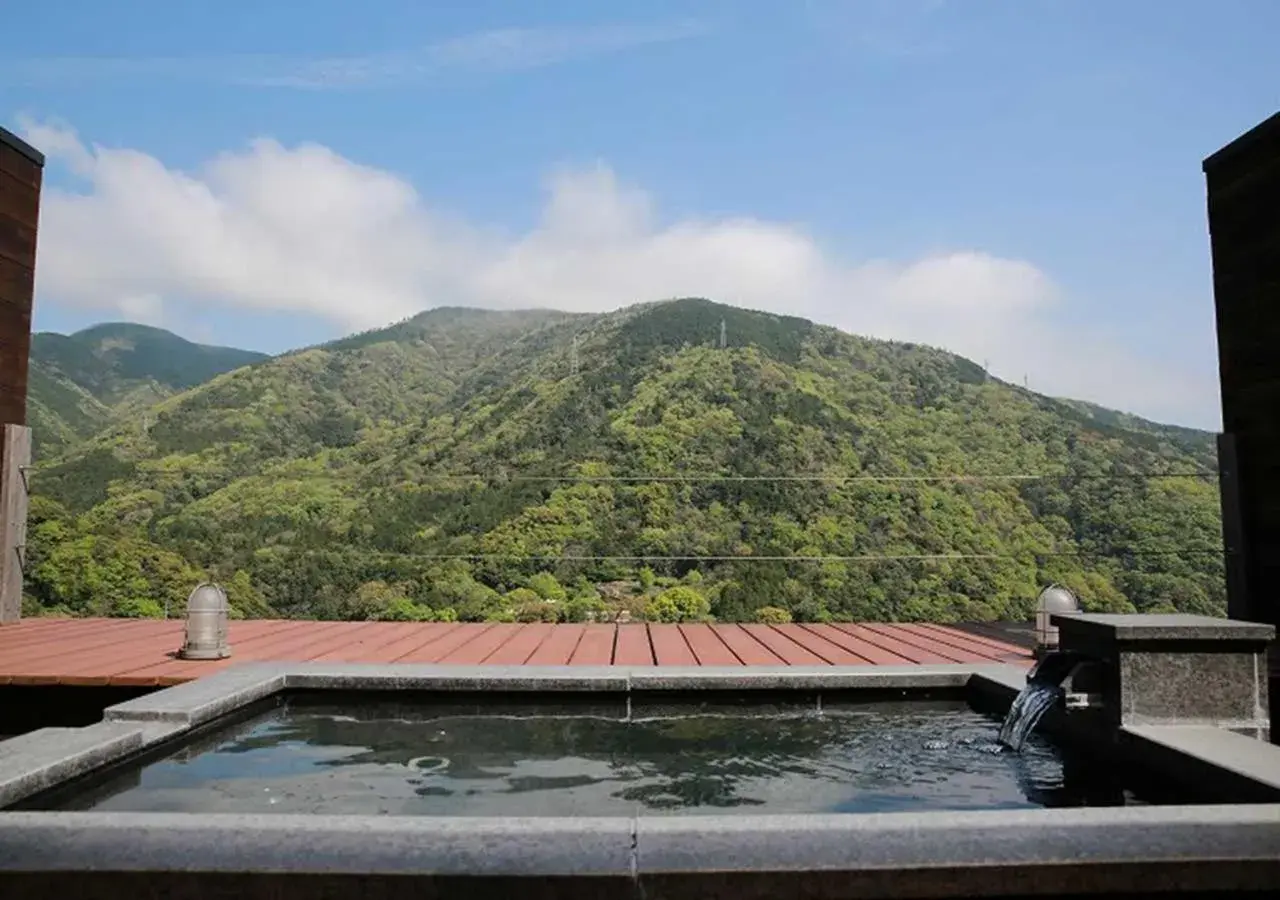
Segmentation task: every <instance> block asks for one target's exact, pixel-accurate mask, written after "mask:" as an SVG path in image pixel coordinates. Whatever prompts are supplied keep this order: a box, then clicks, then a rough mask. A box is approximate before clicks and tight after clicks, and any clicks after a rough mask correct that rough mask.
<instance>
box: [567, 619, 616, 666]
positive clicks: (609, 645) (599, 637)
mask: <svg viewBox="0 0 1280 900" xmlns="http://www.w3.org/2000/svg"><path fill="white" fill-rule="evenodd" d="M617 632H618V626H617V625H588V626H587V630H586V631H584V632H583V633H582V640H580V641H578V646H577V647H576V648H574V651H573V656H571V657H569V665H571V666H608V665H612V664H613V642H614V640H615V639H616V638H617Z"/></svg>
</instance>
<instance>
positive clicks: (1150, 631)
mask: <svg viewBox="0 0 1280 900" xmlns="http://www.w3.org/2000/svg"><path fill="white" fill-rule="evenodd" d="M1052 621H1053V624H1054V625H1056V626H1057V627H1058V633H1059V639H1060V641H1061V642H1062V646H1064V647H1066V646H1068V645H1069V644H1071V645H1074V643H1075V641H1073V640H1072V639H1073V638H1074V639H1075V640H1076V641H1083V642H1086V643H1095V644H1100V645H1101V644H1110V643H1125V644H1131V643H1139V642H1151V643H1160V644H1166V643H1173V642H1190V643H1203V642H1210V643H1214V644H1226V645H1230V644H1234V643H1244V644H1260V645H1265V644H1267V643H1269V642H1270V641H1272V640H1275V636H1276V628H1275V626H1274V625H1267V624H1264V623H1259V622H1240V621H1236V620H1234V619H1219V618H1215V617H1213V616H1194V615H1187V614H1183V613H1169V614H1167V615H1154V614H1147V615H1124V614H1119V613H1056V614H1054V615H1053V617H1052ZM1224 649H1225V647H1224Z"/></svg>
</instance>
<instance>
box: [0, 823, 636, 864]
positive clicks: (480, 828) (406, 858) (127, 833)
mask: <svg viewBox="0 0 1280 900" xmlns="http://www.w3.org/2000/svg"><path fill="white" fill-rule="evenodd" d="M632 832H633V828H632V824H631V820H629V819H614V818H581V819H569V818H537V819H498V818H423V817H398V816H293V815H278V816H273V815H263V816H239V815H200V816H192V815H186V814H183V813H8V814H6V815H3V816H0V871H26V872H32V871H67V870H76V869H96V870H104V871H117V872H129V871H156V872H159V871H169V872H172V871H187V872H253V871H274V872H332V873H339V872H346V873H372V872H377V873H383V874H435V875H441V874H444V875H449V874H454V875H519V876H524V877H535V876H545V875H577V876H584V875H594V876H600V875H615V876H622V877H630V876H631V874H632V857H633V851H632Z"/></svg>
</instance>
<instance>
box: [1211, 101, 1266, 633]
mask: <svg viewBox="0 0 1280 900" xmlns="http://www.w3.org/2000/svg"><path fill="white" fill-rule="evenodd" d="M1204 173H1205V181H1206V187H1207V195H1208V203H1207V206H1208V214H1209V234H1210V244H1211V247H1212V254H1213V290H1214V306H1215V311H1216V315H1217V326H1218V369H1219V377H1220V379H1221V383H1222V419H1223V431H1224V432H1225V433H1226V434H1227V435H1229V436H1230V438H1231V440H1232V441H1233V443H1234V450H1235V465H1234V472H1233V475H1234V484H1233V486H1232V490H1233V491H1234V496H1233V497H1232V498H1231V500H1232V502H1231V503H1230V504H1227V503H1226V502H1225V501H1226V499H1227V497H1226V493H1225V492H1224V515H1228V516H1232V517H1234V518H1235V521H1234V522H1227V523H1226V525H1225V526H1224V527H1225V530H1227V531H1229V532H1232V533H1233V534H1234V538H1233V540H1234V542H1235V543H1236V544H1238V545H1239V549H1240V550H1241V551H1242V552H1240V553H1238V554H1234V555H1231V554H1229V555H1228V558H1227V565H1228V590H1229V591H1231V592H1233V593H1234V594H1236V595H1237V596H1233V597H1232V598H1231V603H1230V607H1231V611H1232V615H1234V616H1239V617H1241V618H1248V619H1253V620H1255V621H1263V622H1272V623H1276V624H1280V113H1278V114H1277V115H1275V116H1272V117H1271V118H1270V119H1268V120H1267V121H1266V122H1263V123H1262V124H1261V125H1259V126H1258V127H1257V128H1254V129H1252V130H1251V131H1249V132H1248V133H1247V134H1245V135H1242V136H1241V137H1240V138H1238V139H1237V140H1235V141H1233V142H1231V143H1230V144H1229V145H1227V146H1226V147H1224V148H1223V149H1222V150H1220V151H1219V152H1218V153H1215V154H1214V155H1213V156H1211V157H1209V158H1208V159H1206V160H1205V162H1204ZM1224 474H1226V473H1225V470H1224ZM1241 592H1243V595H1244V596H1243V597H1242V596H1238V595H1239V594H1240V593H1241Z"/></svg>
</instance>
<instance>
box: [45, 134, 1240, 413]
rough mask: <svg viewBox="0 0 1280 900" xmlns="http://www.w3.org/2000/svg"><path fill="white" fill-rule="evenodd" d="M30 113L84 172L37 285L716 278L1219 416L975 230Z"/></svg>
mask: <svg viewBox="0 0 1280 900" xmlns="http://www.w3.org/2000/svg"><path fill="white" fill-rule="evenodd" d="M24 125H25V132H26V135H27V137H28V139H29V140H31V141H32V142H33V143H34V144H35V145H36V146H39V147H41V148H43V149H44V150H46V151H47V152H48V153H49V154H50V156H51V157H52V158H54V159H55V160H58V161H61V162H63V163H65V164H67V165H68V167H69V168H70V170H71V171H72V172H73V173H74V174H75V175H76V176H77V177H78V178H79V180H80V184H79V186H78V187H77V188H76V189H74V190H64V189H57V188H53V187H50V188H48V189H47V191H46V197H45V201H44V212H43V217H44V218H43V223H42V233H41V243H40V278H39V283H40V290H41V293H42V296H43V298H45V299H47V300H49V301H52V302H55V303H60V304H68V305H76V306H80V307H86V308H94V309H101V310H103V311H104V312H106V311H108V310H109V311H111V312H112V313H114V314H125V315H137V311H138V310H145V312H146V313H147V318H149V319H150V320H158V319H160V318H161V317H162V316H163V310H164V305H165V304H166V303H167V302H171V301H172V300H173V299H174V298H182V300H183V301H184V302H193V303H199V304H207V305H209V306H218V307H227V308H231V309H239V310H245V311H249V310H252V311H269V312H285V313H289V312H293V313H307V314H314V315H317V316H320V317H323V318H325V319H327V320H329V321H331V322H333V323H334V324H335V325H337V326H340V327H342V328H346V329H358V328H365V327H371V326H376V325H381V324H385V323H387V322H390V321H392V320H395V319H398V318H402V317H405V316H408V315H412V314H414V313H416V312H419V311H421V310H423V309H424V308H428V307H430V306H435V305H441V304H450V305H476V306H482V307H489V308H521V307H531V306H538V307H551V308H558V309H565V310H576V311H600V310H606V309H613V308H616V307H619V306H623V305H627V304H630V303H634V302H637V301H643V300H653V299H659V298H663V297H674V296H690V295H701V296H707V297H712V298H714V299H717V300H720V301H723V302H726V303H732V304H736V305H741V306H747V307H752V308H756V309H766V310H773V311H778V312H786V313H789V314H795V315H802V316H806V317H809V318H812V319H814V320H816V321H819V322H822V323H826V324H831V325H836V326H838V327H840V328H843V329H845V330H848V331H853V332H856V333H860V334H866V335H871V336H876V337H885V338H896V339H901V340H910V341H916V342H920V343H929V344H934V345H937V346H942V347H945V348H947V349H949V350H953V351H955V352H958V353H961V354H963V355H965V356H968V357H970V358H972V359H974V360H977V361H979V362H982V361H987V362H989V364H990V366H991V369H992V371H993V372H994V373H995V374H996V375H998V376H1000V377H1003V378H1006V379H1009V380H1015V381H1021V380H1022V379H1023V377H1024V375H1025V376H1026V377H1027V378H1028V379H1029V381H1030V383H1031V386H1032V387H1033V388H1035V389H1037V390H1039V391H1042V392H1045V393H1052V394H1059V395H1067V396H1075V397H1080V398H1082V399H1090V400H1095V401H1098V402H1103V403H1106V404H1108V405H1111V406H1117V407H1122V408H1125V409H1129V410H1133V411H1136V412H1139V413H1142V414H1144V415H1147V416H1150V417H1154V418H1158V419H1164V420H1171V421H1178V422H1184V423H1188V424H1197V425H1202V426H1208V427H1216V424H1217V415H1218V414H1217V397H1216V391H1215V389H1214V385H1213V384H1211V383H1209V384H1205V383H1204V382H1203V380H1202V379H1199V378H1197V377H1195V376H1194V375H1193V374H1192V373H1190V372H1188V371H1186V370H1184V369H1182V368H1180V367H1179V366H1178V364H1177V363H1176V361H1172V362H1171V361H1166V360H1159V359H1151V358H1145V357H1141V356H1138V355H1136V354H1135V353H1134V352H1133V351H1131V349H1130V348H1129V347H1127V346H1125V344H1124V343H1123V341H1117V340H1114V339H1111V338H1109V337H1107V336H1105V335H1103V334H1102V333H1101V331H1098V330H1095V329H1092V328H1090V327H1087V326H1082V325H1080V324H1079V323H1073V322H1071V317H1070V312H1071V302H1070V298H1069V297H1067V296H1064V293H1063V292H1062V291H1061V290H1060V289H1059V288H1058V287H1057V286H1056V285H1055V283H1054V281H1053V279H1052V278H1051V277H1050V275H1049V274H1047V273H1045V272H1043V271H1041V270H1040V269H1039V268H1037V267H1036V265H1035V264H1034V263H1033V262H1030V261H1027V260H1019V259H1007V258H1001V257H999V256H996V255H992V254H989V253H985V252H982V251H981V250H978V249H973V248H956V249H955V250H954V251H952V252H946V253H941V254H937V255H933V256H929V257H926V258H921V259H915V260H907V261H889V260H863V259H850V258H848V257H847V256H846V255H844V254H842V253H840V252H838V251H837V250H835V249H833V248H830V247H827V246H824V245H823V244H822V243H821V242H820V241H819V240H818V239H817V238H816V237H815V236H814V235H811V234H809V233H807V232H806V231H805V229H804V228H803V227H801V226H799V225H797V224H793V223H784V222H771V221H767V220H763V219H759V218H752V217H738V218H703V219H698V218H687V219H677V220H671V219H667V218H664V217H663V216H662V215H661V213H660V210H659V208H658V205H657V202H656V199H655V198H654V197H652V196H650V195H649V194H648V193H647V192H645V191H644V190H643V189H641V188H639V187H637V186H634V185H629V184H627V183H625V182H623V181H621V180H620V179H619V178H618V177H617V175H616V174H615V173H614V172H613V171H612V170H611V169H610V168H609V167H607V166H606V165H603V164H600V165H596V166H589V167H585V168H578V169H567V170H564V171H561V172H558V173H554V174H553V175H552V176H551V177H550V178H548V180H547V182H546V184H545V192H546V199H545V204H544V206H543V211H542V215H541V217H540V219H539V220H538V221H537V223H536V224H535V225H534V227H532V228H531V229H530V230H528V231H527V232H525V233H522V234H515V235H510V234H501V233H498V232H496V231H495V230H494V229H493V228H490V227H486V226H485V225H484V224H483V223H468V222H465V221H460V220H459V219H458V218H457V217H456V216H453V215H450V214H448V213H447V211H444V210H439V209H437V208H435V207H434V206H433V205H432V204H431V203H430V201H429V199H427V198H423V197H422V196H420V195H419V194H418V192H417V191H416V190H415V188H414V187H413V185H412V184H410V183H408V182H407V181H406V180H404V179H402V178H400V177H398V176H397V175H396V174H394V173H391V172H387V171H382V170H379V169H376V168H371V167H368V166H363V165H360V164H358V163H356V162H354V161H352V160H348V159H345V158H343V157H342V156H340V155H338V154H336V153H334V152H333V151H332V150H330V149H328V148H326V147H323V146H320V145H316V144H302V145H298V146H294V147H286V146H282V145H281V144H280V143H278V142H277V141H274V140H271V139H259V140H255V141H253V142H252V143H250V144H249V145H248V146H247V147H245V148H243V149H241V150H236V151H230V152H225V153H222V154H220V155H218V156H216V157H215V158H213V159H211V160H209V161H208V162H207V163H205V164H204V165H203V166H201V167H200V168H199V169H198V170H196V171H192V172H183V171H178V170H176V169H173V168H171V167H169V166H167V165H166V164H165V163H164V162H162V161H161V160H159V159H156V158H155V157H153V156H150V155H148V154H146V153H144V152H141V151H137V150H129V149H119V148H107V147H99V146H90V145H87V144H86V143H85V142H84V141H82V140H81V139H80V138H79V137H78V136H77V135H76V134H75V132H74V131H72V130H71V129H69V128H67V127H64V126H61V125H57V124H49V123H37V122H30V121H28V122H25V123H24Z"/></svg>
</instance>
